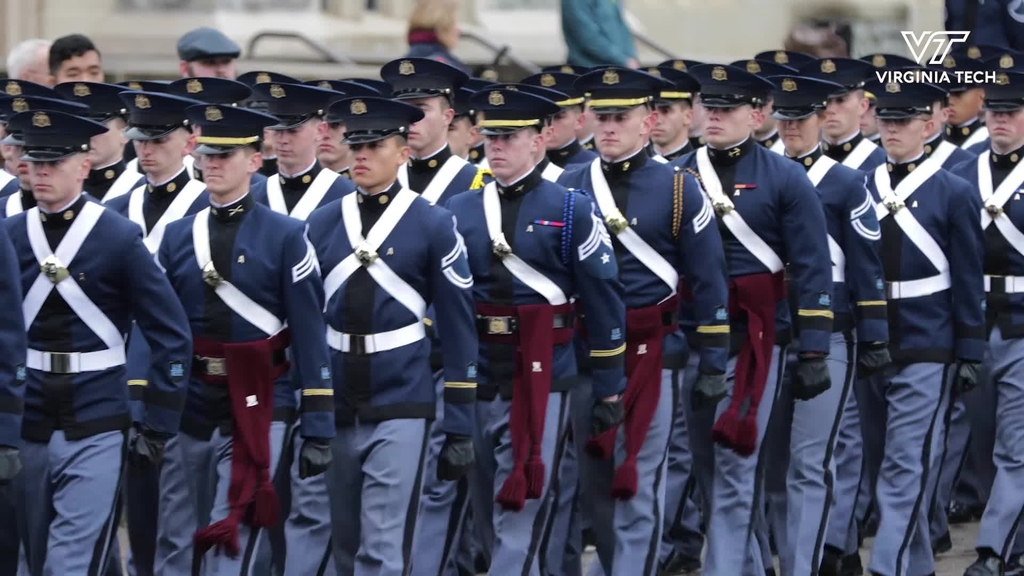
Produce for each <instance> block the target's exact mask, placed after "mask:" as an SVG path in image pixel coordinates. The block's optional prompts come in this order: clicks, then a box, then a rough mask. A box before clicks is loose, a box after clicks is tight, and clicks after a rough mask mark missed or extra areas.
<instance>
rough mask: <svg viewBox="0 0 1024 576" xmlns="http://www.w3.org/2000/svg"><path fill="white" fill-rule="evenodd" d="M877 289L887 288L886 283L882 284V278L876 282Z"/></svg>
mask: <svg viewBox="0 0 1024 576" xmlns="http://www.w3.org/2000/svg"><path fill="white" fill-rule="evenodd" d="M875 288H877V289H878V290H882V289H884V288H885V282H882V279H881V278H879V279H878V280H875Z"/></svg>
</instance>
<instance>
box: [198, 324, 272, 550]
mask: <svg viewBox="0 0 1024 576" xmlns="http://www.w3.org/2000/svg"><path fill="white" fill-rule="evenodd" d="M289 340H290V339H289V332H288V330H282V331H281V332H279V333H278V334H276V335H275V336H273V337H271V338H268V339H266V340H257V341H254V342H239V343H231V344H229V343H224V342H217V341H215V340H208V339H206V338H194V339H193V351H194V353H195V355H196V356H200V357H207V358H215V359H217V358H223V359H224V366H225V372H226V375H209V374H196V377H197V378H199V379H200V380H202V381H203V382H206V383H207V384H212V385H226V386H227V388H228V398H229V400H230V402H231V418H232V421H233V422H232V430H231V440H232V447H231V483H230V486H229V488H228V504H229V506H230V512H229V513H228V516H227V517H226V518H224V519H223V520H220V521H218V522H215V523H214V524H211V525H210V526H207V527H205V528H203V529H202V530H199V531H198V532H196V534H195V536H194V537H193V540H194V542H195V546H196V550H195V554H198V555H199V556H202V555H203V554H205V553H206V552H207V551H208V550H209V549H210V548H214V547H216V548H218V549H221V548H223V549H224V550H225V551H226V552H227V553H228V555H229V556H231V557H232V558H233V557H235V556H237V555H238V553H239V547H238V527H239V525H240V524H241V522H243V521H247V523H249V524H250V525H251V526H256V527H261V528H267V527H270V526H273V525H274V524H276V523H277V520H278V516H279V514H280V504H279V503H278V499H277V494H276V493H275V492H274V485H273V484H272V483H271V474H270V423H271V421H272V420H273V414H274V382H275V381H276V380H277V379H278V378H280V377H281V376H282V375H283V374H285V373H286V372H288V368H289V363H288V362H284V363H282V364H279V365H277V366H274V365H273V363H272V361H271V358H272V356H273V353H274V352H275V351H280V350H284V349H285V348H287V347H288V343H289ZM193 367H196V364H193ZM250 506H252V513H251V515H249V517H248V518H246V513H247V512H248V511H249V507H250Z"/></svg>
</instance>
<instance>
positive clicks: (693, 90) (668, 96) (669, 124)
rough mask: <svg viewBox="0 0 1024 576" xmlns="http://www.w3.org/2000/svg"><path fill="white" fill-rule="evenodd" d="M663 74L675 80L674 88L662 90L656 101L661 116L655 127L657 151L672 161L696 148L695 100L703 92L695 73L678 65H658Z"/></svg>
mask: <svg viewBox="0 0 1024 576" xmlns="http://www.w3.org/2000/svg"><path fill="white" fill-rule="evenodd" d="M655 70H657V71H658V72H659V73H660V75H661V77H662V78H664V79H665V80H668V81H669V82H671V83H672V84H673V85H674V86H673V87H672V89H671V90H660V91H659V92H658V94H657V96H656V97H655V101H654V105H655V106H656V107H657V110H658V116H657V120H656V122H655V124H654V129H653V130H652V131H651V142H652V143H653V144H654V151H655V152H656V153H658V154H659V155H660V156H661V157H662V158H664V159H666V160H668V161H669V162H671V161H672V160H676V159H677V158H679V157H681V156H683V155H684V154H688V153H690V152H692V151H693V145H692V144H691V142H690V127H691V126H692V125H693V116H694V108H693V101H694V99H695V98H696V97H697V93H698V92H700V84H698V83H697V80H696V79H694V77H693V76H690V75H689V74H687V73H686V72H683V71H682V70H676V69H675V68H668V67H663V66H662V67H658V68H655Z"/></svg>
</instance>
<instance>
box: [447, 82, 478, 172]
mask: <svg viewBox="0 0 1024 576" xmlns="http://www.w3.org/2000/svg"><path fill="white" fill-rule="evenodd" d="M472 96H473V91H472V90H469V89H468V88H459V89H458V90H456V91H455V98H454V100H455V106H454V110H455V117H454V118H452V123H451V124H449V125H448V145H449V146H451V148H452V154H455V155H456V156H458V157H459V158H462V159H464V160H469V150H470V148H472V147H473V138H474V137H475V135H476V124H475V122H476V111H475V110H473V109H472V108H471V107H470V106H469V99H470V98H472ZM470 163H471V164H473V162H470Z"/></svg>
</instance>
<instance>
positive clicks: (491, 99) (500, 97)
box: [487, 91, 505, 106]
mask: <svg viewBox="0 0 1024 576" xmlns="http://www.w3.org/2000/svg"><path fill="white" fill-rule="evenodd" d="M487 103H488V104H490V105H491V106H504V105H505V95H504V94H502V93H501V92H498V91H494V92H491V93H490V94H488V95H487Z"/></svg>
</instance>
